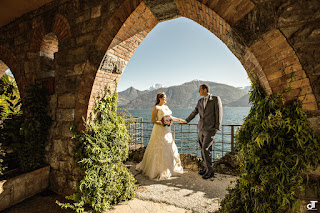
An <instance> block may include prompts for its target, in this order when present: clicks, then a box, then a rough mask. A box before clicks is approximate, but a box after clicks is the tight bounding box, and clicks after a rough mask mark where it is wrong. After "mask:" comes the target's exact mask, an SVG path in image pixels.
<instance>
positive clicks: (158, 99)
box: [155, 92, 166, 105]
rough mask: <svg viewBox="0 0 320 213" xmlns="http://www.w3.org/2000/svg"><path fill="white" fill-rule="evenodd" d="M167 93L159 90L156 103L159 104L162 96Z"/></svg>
mask: <svg viewBox="0 0 320 213" xmlns="http://www.w3.org/2000/svg"><path fill="white" fill-rule="evenodd" d="M165 95H166V93H164V92H159V93H158V94H157V100H156V104H155V105H158V104H159V103H160V98H163V97H164V96H165Z"/></svg>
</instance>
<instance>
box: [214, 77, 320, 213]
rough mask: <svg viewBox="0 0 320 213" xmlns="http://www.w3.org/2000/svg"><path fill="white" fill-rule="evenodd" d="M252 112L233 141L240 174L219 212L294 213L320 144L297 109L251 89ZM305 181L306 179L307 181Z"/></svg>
mask: <svg viewBox="0 0 320 213" xmlns="http://www.w3.org/2000/svg"><path fill="white" fill-rule="evenodd" d="M250 102H251V103H252V107H251V110H250V113H249V115H248V116H247V117H246V118H245V120H244V123H243V125H242V127H241V128H240V130H239V132H238V134H237V136H236V142H237V150H238V158H239V160H240V162H241V164H240V169H241V174H240V176H239V178H238V179H237V181H236V184H235V187H234V188H232V189H229V194H227V195H226V197H225V198H224V199H223V200H222V202H221V209H220V212H228V213H230V212H231V213H232V212H241V213H242V212H259V213H260V212H272V213H273V212H284V211H287V210H288V209H296V210H298V208H299V206H300V205H301V203H300V201H299V199H298V196H299V194H301V193H303V191H304V184H303V182H304V176H305V175H307V171H310V170H314V169H316V167H317V166H318V165H319V162H320V142H319V137H318V136H316V134H315V133H314V131H313V130H312V128H311V126H310V123H309V121H308V119H307V115H306V113H305V111H304V110H303V109H302V104H301V102H300V101H298V100H294V101H291V102H290V103H286V102H285V101H284V99H283V98H282V96H281V95H274V94H272V95H266V94H265V93H264V90H263V89H262V88H261V86H260V85H259V83H253V84H252V90H251V91H250ZM306 179H307V178H306Z"/></svg>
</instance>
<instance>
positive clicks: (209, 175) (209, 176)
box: [202, 172, 214, 179]
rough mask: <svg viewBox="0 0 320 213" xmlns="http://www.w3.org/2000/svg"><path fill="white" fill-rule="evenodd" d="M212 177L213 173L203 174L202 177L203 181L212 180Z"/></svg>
mask: <svg viewBox="0 0 320 213" xmlns="http://www.w3.org/2000/svg"><path fill="white" fill-rule="evenodd" d="M212 177H214V172H211V173H208V174H204V175H203V176H202V178H203V179H209V178H212Z"/></svg>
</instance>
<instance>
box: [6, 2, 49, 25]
mask: <svg viewBox="0 0 320 213" xmlns="http://www.w3.org/2000/svg"><path fill="white" fill-rule="evenodd" d="M52 1H53V0H2V1H1V7H0V27H1V26H3V25H6V24H8V23H10V22H11V21H13V20H14V19H16V18H19V17H21V16H22V15H23V14H25V13H28V12H30V11H33V10H36V9H38V8H39V7H41V6H43V5H45V4H48V3H50V2H52Z"/></svg>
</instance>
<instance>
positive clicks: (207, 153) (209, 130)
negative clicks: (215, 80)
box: [186, 94, 222, 174]
mask: <svg viewBox="0 0 320 213" xmlns="http://www.w3.org/2000/svg"><path fill="white" fill-rule="evenodd" d="M207 97H208V98H207V104H206V106H205V108H204V103H203V102H204V98H201V99H199V101H198V104H197V106H196V107H195V109H194V110H193V112H192V113H191V114H190V115H189V116H188V118H186V121H187V122H188V123H189V122H190V121H191V120H192V119H193V118H194V117H195V116H196V115H197V114H199V116H200V119H199V123H198V138H199V144H200V148H201V155H202V160H203V167H204V170H205V171H206V174H210V173H213V167H212V160H211V146H212V144H213V142H214V136H215V134H216V130H221V123H222V103H221V99H220V97H219V96H213V95H212V94H208V96H207Z"/></svg>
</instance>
